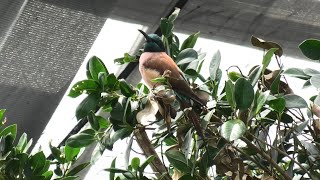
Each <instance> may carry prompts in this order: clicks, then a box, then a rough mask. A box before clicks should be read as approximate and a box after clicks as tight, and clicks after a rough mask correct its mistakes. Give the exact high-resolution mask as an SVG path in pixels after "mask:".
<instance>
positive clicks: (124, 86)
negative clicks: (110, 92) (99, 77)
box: [119, 79, 135, 97]
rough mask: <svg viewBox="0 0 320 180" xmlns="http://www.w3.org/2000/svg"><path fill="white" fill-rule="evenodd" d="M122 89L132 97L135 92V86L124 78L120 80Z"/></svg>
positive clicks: (125, 94) (126, 94) (124, 93)
mask: <svg viewBox="0 0 320 180" xmlns="http://www.w3.org/2000/svg"><path fill="white" fill-rule="evenodd" d="M119 83H120V84H119V85H120V91H121V93H122V94H123V95H124V96H126V97H131V96H133V95H134V94H135V91H134V90H133V88H132V87H131V86H130V85H129V84H128V83H127V82H126V81H125V80H123V79H121V80H119Z"/></svg>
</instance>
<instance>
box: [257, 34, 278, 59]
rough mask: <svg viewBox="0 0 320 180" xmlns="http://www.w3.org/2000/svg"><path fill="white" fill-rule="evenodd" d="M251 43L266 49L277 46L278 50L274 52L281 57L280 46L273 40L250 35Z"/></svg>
mask: <svg viewBox="0 0 320 180" xmlns="http://www.w3.org/2000/svg"><path fill="white" fill-rule="evenodd" d="M251 44H252V45H253V46H256V47H259V48H263V49H266V50H269V49H271V48H278V50H277V51H276V52H275V54H276V55H278V56H279V57H281V56H282V54H283V50H282V47H281V46H280V45H279V44H277V43H275V42H271V41H265V40H263V39H260V38H257V37H255V36H251Z"/></svg>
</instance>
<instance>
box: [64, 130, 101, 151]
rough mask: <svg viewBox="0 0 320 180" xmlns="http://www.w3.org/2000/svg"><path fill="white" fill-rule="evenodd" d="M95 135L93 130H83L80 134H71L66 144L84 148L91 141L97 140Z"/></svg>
mask: <svg viewBox="0 0 320 180" xmlns="http://www.w3.org/2000/svg"><path fill="white" fill-rule="evenodd" d="M95 140H96V139H95V136H94V134H92V133H91V132H90V133H89V132H88V131H82V132H80V133H79V134H75V135H73V136H71V137H70V138H69V139H68V140H67V142H66V144H67V145H68V146H70V147H72V148H82V147H86V146H89V145H90V144H91V143H93V142H94V141H95Z"/></svg>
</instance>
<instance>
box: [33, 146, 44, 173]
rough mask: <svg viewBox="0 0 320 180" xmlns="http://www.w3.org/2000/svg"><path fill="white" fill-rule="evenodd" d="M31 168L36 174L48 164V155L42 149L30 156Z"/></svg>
mask: <svg viewBox="0 0 320 180" xmlns="http://www.w3.org/2000/svg"><path fill="white" fill-rule="evenodd" d="M30 164H31V169H32V172H33V173H34V174H37V173H39V172H40V171H41V170H42V169H43V167H44V166H45V164H46V157H45V155H44V153H43V152H42V151H40V152H38V153H36V154H34V155H31V157H30Z"/></svg>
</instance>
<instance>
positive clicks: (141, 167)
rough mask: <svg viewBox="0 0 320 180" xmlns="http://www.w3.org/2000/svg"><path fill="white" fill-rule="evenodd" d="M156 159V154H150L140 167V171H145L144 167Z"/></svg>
mask: <svg viewBox="0 0 320 180" xmlns="http://www.w3.org/2000/svg"><path fill="white" fill-rule="evenodd" d="M154 159H155V156H154V155H151V156H149V157H148V158H147V159H146V160H145V161H144V162H143V163H142V164H141V166H140V167H139V171H140V172H143V171H144V169H145V168H146V167H147V166H148V165H149V164H150V163H151V162H152V161H153V160H154Z"/></svg>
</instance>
